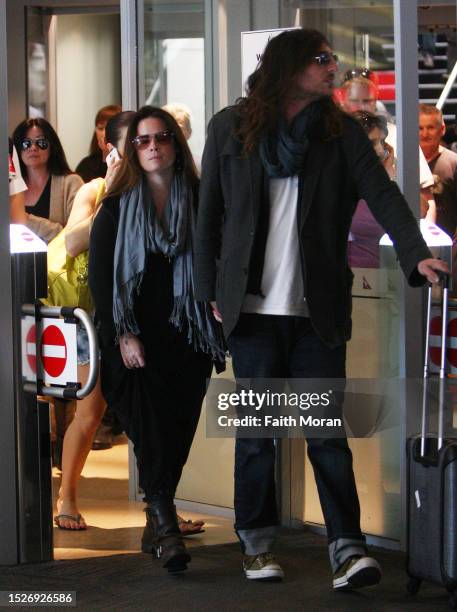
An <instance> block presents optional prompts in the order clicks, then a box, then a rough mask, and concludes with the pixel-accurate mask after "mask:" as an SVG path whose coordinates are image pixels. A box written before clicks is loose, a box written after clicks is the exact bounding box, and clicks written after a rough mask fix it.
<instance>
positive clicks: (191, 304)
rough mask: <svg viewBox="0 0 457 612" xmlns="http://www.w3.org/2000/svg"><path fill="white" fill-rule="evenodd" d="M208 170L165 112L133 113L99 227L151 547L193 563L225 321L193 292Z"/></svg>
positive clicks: (178, 567) (104, 299) (107, 379)
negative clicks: (204, 411)
mask: <svg viewBox="0 0 457 612" xmlns="http://www.w3.org/2000/svg"><path fill="white" fill-rule="evenodd" d="M197 194H198V178H197V174H196V170H195V165H194V162H193V160H192V155H191V153H190V150H189V147H188V145H187V142H186V140H185V138H184V135H183V134H182V131H181V130H180V128H179V126H178V124H177V123H176V121H175V119H173V117H172V116H171V115H170V114H169V113H167V112H166V111H164V110H162V109H160V108H155V107H150V106H145V107H143V108H142V109H140V110H139V111H138V112H137V113H136V115H135V117H134V118H133V120H132V122H131V124H130V127H129V130H128V133H127V141H126V146H125V154H124V157H123V159H122V162H121V165H120V168H119V170H118V173H117V175H116V177H115V178H114V180H113V183H112V185H111V187H110V189H109V191H108V194H107V197H106V198H105V199H104V201H103V205H102V207H101V210H100V212H99V214H98V215H97V217H96V218H95V221H94V225H93V228H92V232H91V239H90V252H91V257H90V262H89V284H90V288H91V291H92V295H93V298H94V302H95V306H96V316H97V318H98V320H99V333H100V347H101V381H102V391H103V394H104V396H105V399H106V401H107V403H108V404H109V405H110V406H111V407H112V408H113V410H114V411H115V413H116V415H117V416H118V418H119V420H120V421H121V423H122V425H123V426H124V429H125V431H126V433H127V435H128V436H129V438H130V439H131V440H132V442H133V445H134V451H135V455H136V459H137V465H138V470H139V478H140V486H141V488H142V490H143V491H144V495H145V497H144V500H145V502H146V504H147V506H146V508H145V511H146V517H147V523H146V527H145V530H144V533H143V538H142V546H141V547H142V550H143V552H149V553H155V554H156V555H157V556H158V557H160V558H161V559H162V562H163V566H164V567H165V568H166V569H168V570H169V571H171V572H178V571H182V570H184V569H186V567H187V563H188V562H189V561H190V556H189V554H188V552H187V551H186V549H185V547H184V543H183V540H182V534H181V533H180V530H179V526H178V520H177V515H176V509H175V507H174V505H173V499H174V495H175V491H176V488H177V485H178V482H179V479H180V477H181V472H182V469H183V467H184V464H185V462H186V460H187V456H188V453H189V450H190V446H191V443H192V439H193V437H194V434H195V429H196V426H197V423H198V419H199V415H200V410H201V404H202V400H203V397H204V395H205V390H206V379H207V378H208V377H209V375H210V373H211V369H212V361H216V362H218V363H220V362H221V361H223V358H224V348H223V340H222V333H221V328H220V326H219V324H218V323H216V321H215V319H214V317H213V316H212V313H211V309H210V308H209V305H208V304H206V303H201V302H200V303H199V302H196V301H195V299H194V297H193V266H192V262H193V245H194V227H195V214H196V204H197Z"/></svg>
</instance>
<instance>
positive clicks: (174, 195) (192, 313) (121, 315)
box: [113, 173, 225, 361]
mask: <svg viewBox="0 0 457 612" xmlns="http://www.w3.org/2000/svg"><path fill="white" fill-rule="evenodd" d="M164 226H165V227H166V228H167V229H164ZM194 232H195V212H194V206H193V193H192V190H191V189H190V188H189V186H188V184H187V181H186V180H185V178H184V176H183V174H182V173H175V175H174V178H173V181H172V184H171V191H170V199H169V201H168V204H167V206H166V208H165V210H164V224H163V225H162V223H161V222H160V221H159V219H158V218H157V215H156V212H155V207H154V204H153V202H152V196H151V192H150V190H149V187H148V185H147V182H146V180H145V179H143V180H142V181H141V182H140V183H139V184H138V185H136V186H135V187H133V188H132V189H131V190H130V191H128V192H126V193H124V194H123V195H122V196H121V200H120V211H119V226H118V230H117V238H116V247H115V250H114V284H113V317H114V324H115V326H116V337H117V339H119V337H120V336H122V334H124V333H127V332H130V333H132V334H135V335H138V334H139V333H140V329H139V327H138V324H137V322H136V319H135V315H134V301H135V294H138V293H139V291H140V288H141V282H142V280H143V274H144V271H145V268H146V261H147V257H148V254H149V253H163V254H164V255H165V256H166V257H169V258H171V259H172V260H173V296H174V307H173V311H172V313H171V316H170V322H171V323H172V324H173V325H174V326H175V327H177V328H178V329H179V330H182V329H183V328H185V327H186V328H187V339H188V341H189V343H190V344H192V346H193V347H194V349H195V350H202V351H203V352H205V353H209V354H210V355H211V356H212V358H213V360H216V361H223V360H224V358H225V351H224V340H223V335H222V329H221V325H220V324H219V323H217V322H216V320H215V319H214V316H213V313H212V311H211V308H210V306H209V304H207V303H206V302H197V301H196V300H195V299H194V282H193V271H192V265H193V242H194Z"/></svg>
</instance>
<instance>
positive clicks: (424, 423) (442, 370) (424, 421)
mask: <svg viewBox="0 0 457 612" xmlns="http://www.w3.org/2000/svg"><path fill="white" fill-rule="evenodd" d="M439 276H440V282H441V283H442V285H443V299H442V304H441V358H440V375H439V378H440V382H439V396H438V450H439V449H440V448H441V447H442V446H443V428H444V427H443V424H444V391H445V379H446V343H447V311H448V291H449V274H446V273H444V272H440V273H439ZM431 318H432V285H431V284H430V285H429V287H428V300H427V324H426V334H425V358H424V392H423V396H422V428H421V457H424V456H425V439H426V430H427V424H428V393H427V392H428V379H429V360H430V322H431Z"/></svg>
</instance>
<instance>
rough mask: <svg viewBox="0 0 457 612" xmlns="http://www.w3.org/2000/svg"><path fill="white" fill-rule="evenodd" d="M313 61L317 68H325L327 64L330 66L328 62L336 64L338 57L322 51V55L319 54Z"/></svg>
mask: <svg viewBox="0 0 457 612" xmlns="http://www.w3.org/2000/svg"><path fill="white" fill-rule="evenodd" d="M313 60H314V61H315V62H316V64H318V65H319V66H327V64H330V62H335V63H336V64H337V63H338V56H337V55H335V53H329V52H328V51H322V53H319V55H315V56H314V57H313Z"/></svg>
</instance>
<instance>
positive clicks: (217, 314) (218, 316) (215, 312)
mask: <svg viewBox="0 0 457 612" xmlns="http://www.w3.org/2000/svg"><path fill="white" fill-rule="evenodd" d="M210 305H211V308H212V309H213V316H214V318H215V319H216V321H218V322H219V323H222V315H221V313H220V312H219V310H218V309H217V304H216V302H210Z"/></svg>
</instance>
